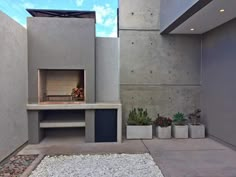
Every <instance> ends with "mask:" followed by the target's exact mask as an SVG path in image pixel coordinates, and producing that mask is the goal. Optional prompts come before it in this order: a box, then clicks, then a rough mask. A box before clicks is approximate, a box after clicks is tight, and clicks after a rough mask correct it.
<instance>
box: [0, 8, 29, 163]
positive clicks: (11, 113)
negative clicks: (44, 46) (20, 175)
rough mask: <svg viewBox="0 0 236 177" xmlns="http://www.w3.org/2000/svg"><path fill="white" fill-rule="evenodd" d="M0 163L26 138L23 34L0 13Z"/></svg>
mask: <svg viewBox="0 0 236 177" xmlns="http://www.w3.org/2000/svg"><path fill="white" fill-rule="evenodd" d="M0 22H1V24H0V83H1V86H0V161H1V160H2V159H4V158H5V157H6V156H8V155H9V154H11V153H12V152H13V151H15V150H16V149H17V148H18V147H20V146H21V145H23V144H24V143H25V142H26V141H27V139H28V137H27V113H26V103H27V33H26V29H25V28H24V27H23V26H21V25H20V24H18V23H17V22H15V21H14V20H13V19H11V18H10V17H8V16H7V15H5V14H4V13H2V12H1V11H0Z"/></svg>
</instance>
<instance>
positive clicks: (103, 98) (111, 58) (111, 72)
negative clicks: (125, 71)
mask: <svg viewBox="0 0 236 177" xmlns="http://www.w3.org/2000/svg"><path fill="white" fill-rule="evenodd" d="M119 59H120V57H119V39H117V38H96V102H120V89H119V88H120V74H119V73H120V71H119Z"/></svg>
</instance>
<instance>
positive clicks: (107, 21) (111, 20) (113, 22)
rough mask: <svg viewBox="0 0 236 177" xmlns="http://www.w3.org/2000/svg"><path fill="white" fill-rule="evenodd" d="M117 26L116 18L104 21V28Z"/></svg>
mask: <svg viewBox="0 0 236 177" xmlns="http://www.w3.org/2000/svg"><path fill="white" fill-rule="evenodd" d="M116 24H117V17H109V18H107V19H106V20H105V21H104V24H103V25H104V26H113V25H116Z"/></svg>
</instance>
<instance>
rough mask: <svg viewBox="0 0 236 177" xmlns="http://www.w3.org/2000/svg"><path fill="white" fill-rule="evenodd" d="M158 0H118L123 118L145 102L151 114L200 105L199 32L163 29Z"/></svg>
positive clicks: (144, 104) (181, 110)
mask: <svg viewBox="0 0 236 177" xmlns="http://www.w3.org/2000/svg"><path fill="white" fill-rule="evenodd" d="M159 3H160V0H155V1H153V0H146V1H144V0H120V30H119V32H120V84H121V88H120V89H121V101H122V105H123V119H124V121H123V122H126V120H127V118H128V113H129V110H130V109H132V108H133V107H143V108H147V109H148V112H149V114H150V116H151V117H152V118H153V119H154V118H156V114H157V113H161V114H163V115H165V116H171V117H172V116H173V114H174V113H176V112H178V111H180V112H184V113H190V112H191V111H193V110H194V109H195V108H199V107H200V67H201V36H198V35H187V36H186V35H172V36H166V35H160V28H159V11H158V12H157V9H159ZM144 4H145V5H144ZM143 6H145V8H143ZM131 7H132V8H131ZM132 12H133V13H132ZM122 13H123V14H122ZM124 14H127V15H124ZM140 14H142V16H143V18H139V17H136V15H137V16H139V15H140ZM153 16H155V17H153ZM153 18H155V20H153ZM131 24H133V25H132V26H131ZM134 24H135V25H134Z"/></svg>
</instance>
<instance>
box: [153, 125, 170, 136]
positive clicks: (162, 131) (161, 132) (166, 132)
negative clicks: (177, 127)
mask: <svg viewBox="0 0 236 177" xmlns="http://www.w3.org/2000/svg"><path fill="white" fill-rule="evenodd" d="M156 135H157V137H158V138H160V139H170V138H171V126H168V127H160V126H157V127H156Z"/></svg>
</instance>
